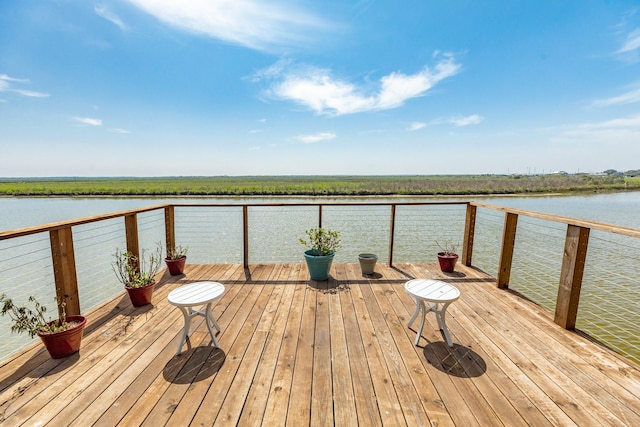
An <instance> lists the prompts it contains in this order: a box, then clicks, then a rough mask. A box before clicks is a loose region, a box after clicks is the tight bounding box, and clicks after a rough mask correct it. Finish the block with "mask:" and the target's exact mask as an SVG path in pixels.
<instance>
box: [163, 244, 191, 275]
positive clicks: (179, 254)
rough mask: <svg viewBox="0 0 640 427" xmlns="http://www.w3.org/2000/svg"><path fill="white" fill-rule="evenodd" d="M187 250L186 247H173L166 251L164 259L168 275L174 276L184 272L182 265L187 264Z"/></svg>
mask: <svg viewBox="0 0 640 427" xmlns="http://www.w3.org/2000/svg"><path fill="white" fill-rule="evenodd" d="M188 251H189V248H188V247H186V246H181V245H178V246H174V247H172V248H169V249H168V250H167V256H166V257H165V259H164V262H165V264H167V269H168V270H169V274H171V275H172V276H176V275H178V274H182V273H183V272H184V265H185V264H186V262H187V252H188Z"/></svg>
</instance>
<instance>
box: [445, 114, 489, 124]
mask: <svg viewBox="0 0 640 427" xmlns="http://www.w3.org/2000/svg"><path fill="white" fill-rule="evenodd" d="M483 120H484V117H482V116H480V115H478V114H472V115H470V116H467V117H454V118H452V119H450V120H449V121H450V122H451V123H453V124H454V125H456V126H469V125H477V124H480V123H481V122H482V121H483Z"/></svg>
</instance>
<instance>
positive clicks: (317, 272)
mask: <svg viewBox="0 0 640 427" xmlns="http://www.w3.org/2000/svg"><path fill="white" fill-rule="evenodd" d="M313 253H314V251H312V250H308V251H305V253H304V258H305V260H306V261H307V268H308V269H309V275H310V276H311V280H328V279H329V270H330V269H331V263H332V262H333V257H334V256H335V252H334V253H330V254H329V255H313Z"/></svg>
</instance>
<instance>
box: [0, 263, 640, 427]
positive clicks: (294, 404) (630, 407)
mask: <svg viewBox="0 0 640 427" xmlns="http://www.w3.org/2000/svg"><path fill="white" fill-rule="evenodd" d="M376 272H377V273H376V275H375V277H363V276H362V275H361V274H360V270H359V267H358V266H357V265H356V264H338V265H335V266H334V268H333V271H332V275H333V278H332V279H331V280H330V281H329V282H324V283H322V282H320V283H316V282H311V281H307V271H306V267H305V266H304V265H303V264H297V265H296V264H294V265H255V266H251V268H250V269H249V270H247V271H245V270H244V269H243V268H242V266H238V265H190V266H187V271H186V275H184V276H177V278H172V277H170V276H168V275H167V274H165V275H164V276H163V277H162V281H161V283H160V284H159V285H158V286H157V288H156V293H155V295H154V305H153V306H149V307H147V308H138V309H134V308H133V307H132V306H131V305H130V304H129V301H128V298H127V296H126V295H124V294H123V296H122V298H119V299H117V300H115V301H111V302H109V303H108V304H105V305H104V306H103V307H101V308H99V309H97V310H95V311H93V312H92V313H89V315H88V317H89V322H88V325H87V329H86V331H85V336H84V339H83V343H82V348H81V351H80V354H79V355H75V356H71V357H69V358H67V359H64V360H60V361H54V360H52V359H49V357H48V355H47V354H46V352H45V351H44V349H43V347H42V345H41V344H40V343H37V344H36V345H33V346H32V347H30V348H28V349H27V350H26V351H25V352H23V353H21V354H19V355H17V356H15V357H13V358H12V359H10V360H7V361H5V362H3V363H2V368H1V370H0V415H1V416H2V418H0V421H1V422H2V423H3V425H7V426H9V425H10V426H18V425H29V426H31V425H56V426H57V425H60V426H62V425H65V426H67V425H72V426H82V427H84V426H89V425H98V426H111V425H143V424H144V425H149V426H159V425H165V424H167V425H177V426H184V425H220V426H233V425H242V426H259V425H263V426H276V425H290V426H302V425H336V426H356V425H361V426H376V425H387V426H402V425H410V426H428V425H439V426H443V425H458V426H474V425H475V426H490V425H508V426H517V425H533V426H544V425H549V426H560V425H585V426H591V425H615V426H620V425H627V426H637V425H640V369H639V367H638V366H637V365H634V364H632V363H630V362H628V361H626V360H624V359H622V358H621V357H619V356H617V355H615V354H613V353H612V352H610V351H608V350H607V349H604V348H603V347H602V346H600V345H598V344H597V343H593V342H591V341H590V340H588V339H585V338H584V337H582V336H580V334H577V333H572V332H567V331H565V330H563V329H562V328H560V327H559V326H557V325H555V324H554V323H553V322H552V320H551V318H550V314H549V313H547V312H545V310H543V309H541V308H539V307H537V306H535V305H533V304H531V303H529V302H527V301H526V300H524V299H522V298H520V297H518V296H517V295H515V294H513V293H510V292H508V291H502V290H499V289H497V288H495V286H494V285H493V284H492V279H490V278H488V277H487V276H486V275H484V274H483V273H481V272H479V271H476V270H473V269H469V268H465V267H458V268H457V272H456V273H454V274H451V275H447V276H445V275H443V274H442V273H440V272H439V271H438V270H437V268H436V266H435V265H433V264H417V265H416V264H411V265H409V264H401V265H396V266H395V267H394V268H389V267H387V266H385V265H378V266H376ZM415 277H428V278H443V279H444V280H447V281H449V282H450V283H453V284H455V285H456V286H458V287H459V288H460V290H461V292H462V296H461V298H460V299H459V300H458V301H457V302H455V303H454V304H452V305H451V307H450V308H449V311H448V315H447V320H448V325H449V329H450V331H451V334H452V338H453V341H454V343H455V344H454V347H453V348H452V349H450V348H449V347H447V346H446V344H444V343H443V337H442V335H441V333H440V332H439V331H438V330H437V325H436V322H435V318H434V317H433V315H432V314H430V315H429V316H428V319H427V320H428V322H427V324H426V325H425V329H424V332H423V337H424V338H423V339H421V341H420V346H419V347H415V346H414V345H413V340H414V338H415V331H414V330H409V329H408V328H407V321H408V319H409V318H410V316H411V314H412V313H413V310H414V307H415V305H414V302H413V300H412V299H411V298H409V296H408V295H407V294H406V293H405V292H404V289H403V284H404V282H405V281H406V280H408V279H411V278H415ZM198 280H215V281H219V282H221V283H224V284H225V286H226V288H227V290H226V293H225V295H224V296H223V297H222V298H221V299H219V300H218V301H217V302H216V304H215V307H214V313H215V315H216V317H217V319H218V322H219V324H220V326H221V328H222V331H221V332H220V333H219V334H218V339H219V342H220V348H219V349H216V348H213V347H212V346H211V339H210V337H209V336H208V332H207V329H206V327H205V326H204V323H203V320H202V318H200V317H198V318H197V319H194V323H193V324H192V334H191V338H190V345H191V348H190V349H188V348H187V347H186V346H185V348H184V351H183V353H182V354H181V355H179V356H176V355H175V352H176V347H177V343H178V340H179V338H180V333H181V328H182V324H183V323H182V322H183V320H182V316H181V314H180V312H179V310H177V309H176V308H175V307H172V306H170V305H169V304H168V303H167V298H166V297H167V294H168V293H169V291H170V290H172V289H174V288H175V287H177V286H179V285H181V284H185V283H189V282H192V281H198ZM415 325H416V326H417V323H416V324H415Z"/></svg>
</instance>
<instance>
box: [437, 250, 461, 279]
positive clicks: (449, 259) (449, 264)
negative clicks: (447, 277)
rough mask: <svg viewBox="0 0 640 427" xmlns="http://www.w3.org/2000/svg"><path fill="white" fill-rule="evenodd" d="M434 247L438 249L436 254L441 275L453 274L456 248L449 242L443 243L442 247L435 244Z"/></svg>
mask: <svg viewBox="0 0 640 427" xmlns="http://www.w3.org/2000/svg"><path fill="white" fill-rule="evenodd" d="M436 245H438V247H439V248H440V252H438V263H439V264H440V270H442V272H443V273H451V272H453V270H454V269H455V268H456V262H457V261H458V254H457V252H456V251H457V246H456V245H455V244H452V243H449V242H445V244H444V245H440V243H438V242H436Z"/></svg>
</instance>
